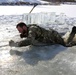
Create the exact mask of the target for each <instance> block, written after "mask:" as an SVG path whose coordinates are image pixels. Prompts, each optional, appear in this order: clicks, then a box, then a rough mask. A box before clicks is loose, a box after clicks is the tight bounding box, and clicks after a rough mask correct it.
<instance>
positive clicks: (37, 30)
mask: <svg viewBox="0 0 76 75" xmlns="http://www.w3.org/2000/svg"><path fill="white" fill-rule="evenodd" d="M18 44H19V46H27V45H38V44H47V45H50V44H64V42H63V39H62V38H61V36H60V34H59V33H58V32H57V31H55V30H53V29H50V30H46V29H44V28H42V27H40V26H37V25H36V24H32V25H28V36H27V38H26V39H25V40H23V41H20V42H19V43H18Z"/></svg>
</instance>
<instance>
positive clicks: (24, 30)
mask: <svg viewBox="0 0 76 75" xmlns="http://www.w3.org/2000/svg"><path fill="white" fill-rule="evenodd" d="M16 28H17V30H18V31H19V33H21V34H25V33H27V25H26V24H25V23H24V22H20V23H18V24H17V26H16Z"/></svg>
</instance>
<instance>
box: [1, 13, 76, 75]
mask: <svg viewBox="0 0 76 75" xmlns="http://www.w3.org/2000/svg"><path fill="white" fill-rule="evenodd" d="M21 21H23V22H25V23H26V24H32V23H36V24H38V25H39V26H41V27H44V28H46V29H49V28H53V29H55V30H57V31H58V32H59V33H64V34H65V33H66V32H67V31H71V28H72V27H73V26H75V25H76V18H75V17H74V18H73V17H68V16H67V15H65V14H64V13H61V14H59V15H57V14H56V13H55V12H51V13H50V12H49V13H32V14H22V15H1V16H0V74H1V75H76V46H74V47H69V48H67V47H63V46H60V45H53V46H44V47H34V46H26V47H22V48H20V47H9V45H8V42H9V40H11V39H13V40H21V39H20V37H19V33H18V31H17V30H16V24H17V23H18V22H21Z"/></svg>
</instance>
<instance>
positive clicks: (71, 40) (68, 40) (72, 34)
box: [66, 26, 76, 46]
mask: <svg viewBox="0 0 76 75" xmlns="http://www.w3.org/2000/svg"><path fill="white" fill-rule="evenodd" d="M75 34H76V26H74V27H73V28H72V32H71V33H70V35H69V38H68V39H67V43H66V46H74V45H76V43H75V41H73V38H74V37H75Z"/></svg>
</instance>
